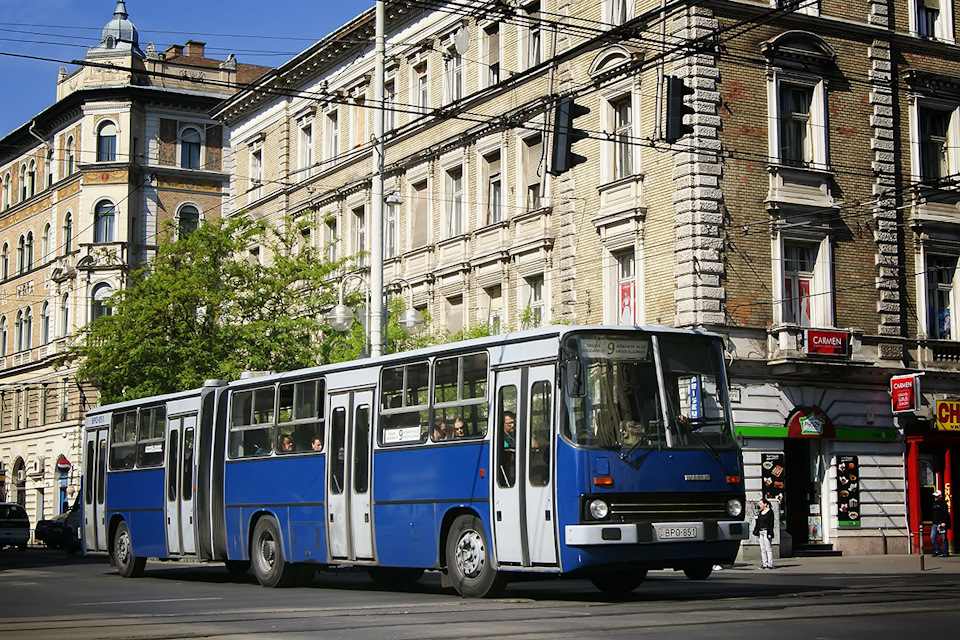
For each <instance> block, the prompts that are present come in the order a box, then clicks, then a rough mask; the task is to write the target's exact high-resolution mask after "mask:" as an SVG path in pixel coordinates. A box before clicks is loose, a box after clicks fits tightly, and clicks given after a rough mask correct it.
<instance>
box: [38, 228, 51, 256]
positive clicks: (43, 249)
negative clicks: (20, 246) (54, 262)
mask: <svg viewBox="0 0 960 640" xmlns="http://www.w3.org/2000/svg"><path fill="white" fill-rule="evenodd" d="M40 257H41V262H47V261H48V260H49V259H50V223H49V222H48V223H46V224H45V225H43V235H42V236H40Z"/></svg>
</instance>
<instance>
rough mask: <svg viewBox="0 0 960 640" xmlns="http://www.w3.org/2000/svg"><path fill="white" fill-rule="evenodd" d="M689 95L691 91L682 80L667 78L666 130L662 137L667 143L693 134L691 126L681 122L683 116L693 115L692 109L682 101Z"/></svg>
mask: <svg viewBox="0 0 960 640" xmlns="http://www.w3.org/2000/svg"><path fill="white" fill-rule="evenodd" d="M689 95H693V89H691V88H690V87H688V86H687V85H685V84H684V83H683V78H678V77H676V76H667V130H666V135H664V139H665V140H666V141H667V142H676V141H677V140H679V139H680V138H682V137H683V136H685V135H687V134H688V133H693V126H692V125H689V124H684V122H683V116H685V115H693V113H694V110H693V107H690V106H687V105H686V104H685V103H684V101H683V98H684V96H689Z"/></svg>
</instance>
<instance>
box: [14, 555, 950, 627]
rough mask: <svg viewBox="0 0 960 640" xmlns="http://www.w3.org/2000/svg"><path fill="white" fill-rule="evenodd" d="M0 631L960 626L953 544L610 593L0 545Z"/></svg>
mask: <svg viewBox="0 0 960 640" xmlns="http://www.w3.org/2000/svg"><path fill="white" fill-rule="evenodd" d="M0 629H2V636H3V638H9V639H11V640H13V639H16V640H34V639H41V638H43V639H46V638H50V639H53V638H56V639H58V640H60V639H62V638H65V637H68V638H71V640H74V639H75V640H86V639H91V640H92V639H97V640H114V639H121V638H123V639H126V638H137V639H148V640H152V639H159V638H215V639H218V640H219V639H227V638H243V639H245V640H257V639H260V638H270V639H277V638H292V639H300V638H303V639H304V640H306V639H307V638H310V639H317V638H320V639H326V638H348V639H362V638H371V639H376V640H381V639H384V638H398V639H407V638H409V639H411V640H414V639H415V640H424V639H432V638H490V637H496V638H501V639H512V638H518V639H519V638H523V639H528V640H536V639H540V638H584V637H594V638H595V637H602V638H604V640H607V639H610V640H613V639H619V638H638V637H643V638H671V639H673V640H676V639H677V638H711V639H714V638H716V639H721V640H723V639H727V638H730V639H731V640H732V639H734V638H736V639H737V640H741V639H742V638H744V637H758V636H764V637H773V638H777V640H781V639H794V638H795V639H798V640H799V639H803V640H807V639H810V638H836V639H838V640H840V639H843V640H852V639H857V638H870V639H871V640H886V639H890V640H893V639H897V640H901V639H902V638H913V637H926V638H957V637H958V636H960V632H958V629H960V559H955V558H950V559H944V560H940V559H928V560H927V562H926V565H925V570H924V571H922V572H921V571H920V568H919V563H918V561H917V559H916V558H915V557H908V556H880V557H870V558H830V559H804V560H794V559H785V560H781V561H780V567H779V568H778V569H777V570H774V571H759V570H757V569H756V566H755V565H754V566H748V565H738V566H735V567H730V568H727V569H725V570H723V571H719V572H715V573H714V575H713V576H711V577H710V579H708V580H706V581H702V582H694V581H690V580H687V579H686V578H685V577H684V576H683V574H682V573H674V572H651V573H650V576H649V578H648V580H647V581H646V582H644V584H643V585H642V586H641V587H640V588H639V589H637V590H636V591H635V592H633V593H631V594H630V595H629V596H628V597H625V598H611V597H609V596H604V595H602V594H600V593H599V592H598V591H596V590H595V589H594V588H593V586H592V585H591V584H590V583H589V582H586V581H583V580H563V581H560V580H551V581H545V582H520V583H511V585H510V586H509V587H508V588H507V591H506V592H505V594H504V597H502V598H499V599H495V600H468V599H464V598H460V597H458V596H457V595H455V594H454V593H453V591H452V590H449V589H443V588H442V587H441V585H440V579H439V576H438V575H436V574H430V573H428V574H427V575H425V576H424V578H423V579H422V580H421V581H420V582H419V583H417V584H416V585H414V586H413V587H412V588H411V589H409V590H406V591H390V590H384V589H381V588H379V587H377V586H376V585H375V584H374V583H373V582H372V581H371V580H370V579H369V578H368V577H367V576H366V575H365V574H364V573H361V572H356V571H335V572H325V573H320V574H318V575H317V577H316V578H315V579H314V580H313V581H312V582H311V584H310V585H309V586H307V587H300V588H293V589H263V588H262V587H260V586H259V585H258V584H257V583H256V581H255V580H254V578H253V576H252V575H249V574H248V575H247V576H244V577H242V578H241V579H239V580H237V579H234V578H232V577H230V576H229V574H227V572H226V570H225V569H224V568H223V567H222V566H219V565H202V566H201V565H187V564H178V563H160V562H151V563H149V564H148V565H147V572H146V574H145V576H144V577H142V578H139V579H133V580H128V579H124V578H121V577H119V576H118V575H117V574H116V573H115V572H114V570H113V569H112V568H111V567H110V566H109V564H108V563H107V562H106V559H105V558H102V557H82V556H76V557H69V556H66V555H65V554H64V553H63V552H60V551H49V550H42V549H31V550H29V551H26V552H19V551H13V550H9V549H8V550H3V551H0Z"/></svg>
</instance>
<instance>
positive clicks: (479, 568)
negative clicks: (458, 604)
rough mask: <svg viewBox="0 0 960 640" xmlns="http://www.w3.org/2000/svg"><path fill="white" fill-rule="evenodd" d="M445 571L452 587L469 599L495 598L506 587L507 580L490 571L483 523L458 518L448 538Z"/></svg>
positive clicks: (488, 551) (471, 519) (492, 570)
mask: <svg viewBox="0 0 960 640" xmlns="http://www.w3.org/2000/svg"><path fill="white" fill-rule="evenodd" d="M446 558H447V572H448V575H449V577H450V582H451V583H452V584H453V588H454V589H456V590H457V593H459V594H460V595H461V596H464V597H468V598H495V597H497V596H498V595H499V594H500V593H501V592H502V591H503V589H504V587H506V586H507V577H506V576H505V575H504V574H502V573H500V572H498V571H496V570H495V569H494V568H493V563H492V561H491V556H490V546H489V545H488V544H487V536H486V534H485V533H484V531H483V522H481V521H480V518H478V517H476V516H467V515H463V516H459V517H457V519H456V520H454V521H453V526H451V527H450V532H449V534H448V535H447V549H446Z"/></svg>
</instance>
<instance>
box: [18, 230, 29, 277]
mask: <svg viewBox="0 0 960 640" xmlns="http://www.w3.org/2000/svg"><path fill="white" fill-rule="evenodd" d="M26 257H27V239H26V238H24V237H23V236H20V240H19V241H18V242H17V273H23V272H24V271H26V270H27V259H26Z"/></svg>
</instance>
